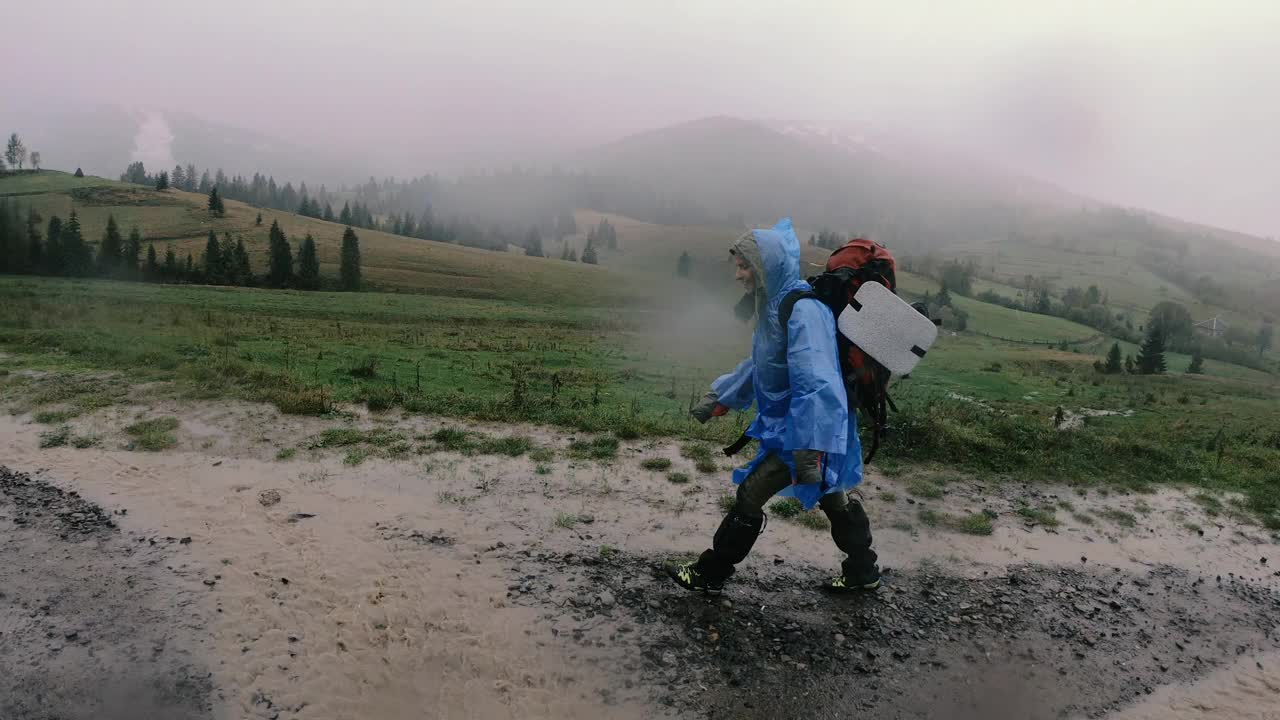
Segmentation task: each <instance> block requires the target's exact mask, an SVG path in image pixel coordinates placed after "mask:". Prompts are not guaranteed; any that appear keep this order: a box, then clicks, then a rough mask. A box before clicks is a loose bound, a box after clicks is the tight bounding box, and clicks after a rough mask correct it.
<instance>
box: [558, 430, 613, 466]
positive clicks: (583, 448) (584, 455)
mask: <svg viewBox="0 0 1280 720" xmlns="http://www.w3.org/2000/svg"><path fill="white" fill-rule="evenodd" d="M569 456H570V457H573V458H576V459H579V460H612V459H614V458H616V457H618V438H616V437H612V436H608V435H606V436H601V437H596V438H592V439H590V440H574V441H573V442H572V443H569Z"/></svg>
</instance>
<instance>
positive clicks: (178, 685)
mask: <svg viewBox="0 0 1280 720" xmlns="http://www.w3.org/2000/svg"><path fill="white" fill-rule="evenodd" d="M164 562H165V550H164V548H162V547H156V546H153V545H151V544H150V543H145V542H144V543H141V544H139V543H137V542H131V541H130V539H128V538H127V537H125V536H123V535H122V534H121V532H120V531H119V529H118V528H117V526H116V523H115V522H114V520H113V519H112V518H111V517H110V516H109V515H107V514H106V513H104V512H103V511H102V509H101V508H99V507H98V506H97V505H95V504H93V503H90V502H87V501H85V500H84V499H83V498H81V497H79V496H78V494H76V493H75V492H70V493H68V492H64V491H63V490H61V489H60V488H58V487H56V486H54V485H51V484H49V483H47V482H45V481H43V480H41V479H36V478H32V477H30V476H28V475H25V474H22V473H17V472H14V471H11V470H9V469H8V468H3V467H0V718H6V719H8V718H13V719H15V720H16V719H19V718H21V719H24V720H25V719H28V718H29V719H31V720H44V719H46V718H47V719H49V720H54V719H58V720H79V719H81V718H84V719H86V720H87V719H89V718H103V719H105V720H116V719H118V720H124V719H125V718H161V717H163V718H173V719H175V720H188V719H189V720H197V719H200V718H210V717H212V698H211V685H210V681H209V677H210V676H209V673H208V672H207V671H206V670H204V669H203V668H202V667H201V665H200V663H199V662H198V661H197V660H196V658H195V656H194V655H193V653H192V649H191V646H190V643H189V641H190V636H191V632H190V630H191V625H192V624H193V623H198V622H199V621H198V617H197V616H195V615H192V614H190V613H191V607H190V606H191V601H190V598H189V597H186V595H185V593H183V592H182V591H181V590H178V589H176V588H174V587H173V586H172V583H164V582H161V580H160V578H161V577H163V575H162V574H161V573H160V572H158V571H157V566H160V565H162V563H164ZM161 569H163V568H161Z"/></svg>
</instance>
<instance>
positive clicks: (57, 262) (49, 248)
mask: <svg viewBox="0 0 1280 720" xmlns="http://www.w3.org/2000/svg"><path fill="white" fill-rule="evenodd" d="M43 270H44V272H45V273H47V274H49V275H65V274H66V273H67V255H66V252H65V251H64V250H63V245H62V218H60V217H58V216H57V215H54V216H52V217H50V218H49V226H48V228H46V229H45V232H44V267H43Z"/></svg>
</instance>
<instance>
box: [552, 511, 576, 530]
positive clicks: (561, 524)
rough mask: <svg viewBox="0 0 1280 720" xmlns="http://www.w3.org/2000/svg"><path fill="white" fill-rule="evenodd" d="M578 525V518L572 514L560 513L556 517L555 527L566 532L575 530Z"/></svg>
mask: <svg viewBox="0 0 1280 720" xmlns="http://www.w3.org/2000/svg"><path fill="white" fill-rule="evenodd" d="M577 524H578V516H577V515H573V514H571V513H560V514H559V515H556V521H555V526H556V527H558V528H564V529H566V530H571V529H573V526H575V525H577Z"/></svg>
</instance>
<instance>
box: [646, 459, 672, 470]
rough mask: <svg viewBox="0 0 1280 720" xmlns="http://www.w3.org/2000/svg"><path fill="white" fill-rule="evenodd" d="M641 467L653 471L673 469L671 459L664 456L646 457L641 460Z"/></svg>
mask: <svg viewBox="0 0 1280 720" xmlns="http://www.w3.org/2000/svg"><path fill="white" fill-rule="evenodd" d="M640 467H642V468H644V469H645V470H650V471H652V472H664V471H666V470H670V469H671V460H670V459H668V458H663V457H655V458H645V459H644V460H641V461H640Z"/></svg>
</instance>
